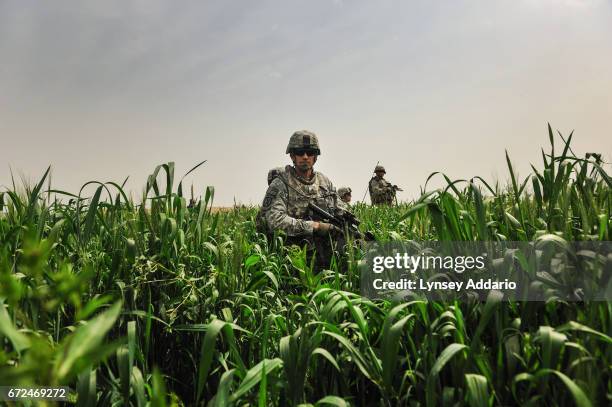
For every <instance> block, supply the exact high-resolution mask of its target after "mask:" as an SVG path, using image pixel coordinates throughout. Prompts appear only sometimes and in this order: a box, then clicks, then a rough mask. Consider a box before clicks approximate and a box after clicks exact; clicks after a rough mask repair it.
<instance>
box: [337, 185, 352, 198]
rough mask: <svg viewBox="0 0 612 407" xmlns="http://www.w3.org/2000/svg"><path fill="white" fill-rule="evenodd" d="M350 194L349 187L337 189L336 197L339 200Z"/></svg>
mask: <svg viewBox="0 0 612 407" xmlns="http://www.w3.org/2000/svg"><path fill="white" fill-rule="evenodd" d="M351 192H353V191H351V188H349V187H342V188H338V196H339V197H341V198H342V197H343V196H344V195H346V194H350V193H351Z"/></svg>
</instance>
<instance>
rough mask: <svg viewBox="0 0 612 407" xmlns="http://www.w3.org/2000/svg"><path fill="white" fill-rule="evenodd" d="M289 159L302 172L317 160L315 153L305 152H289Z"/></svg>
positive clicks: (310, 167)
mask: <svg viewBox="0 0 612 407" xmlns="http://www.w3.org/2000/svg"><path fill="white" fill-rule="evenodd" d="M291 160H292V161H293V165H295V167H296V168H297V169H299V170H300V171H302V172H306V171H308V170H310V169H312V168H313V167H314V164H315V163H316V162H317V155H316V154H312V155H310V154H307V153H306V152H302V154H301V155H298V154H297V153H291Z"/></svg>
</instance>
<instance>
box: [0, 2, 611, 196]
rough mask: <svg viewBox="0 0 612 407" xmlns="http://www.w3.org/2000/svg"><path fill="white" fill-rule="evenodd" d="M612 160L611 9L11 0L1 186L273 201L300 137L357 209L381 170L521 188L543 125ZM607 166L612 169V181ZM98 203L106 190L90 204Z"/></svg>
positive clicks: (1, 104) (2, 48) (2, 34)
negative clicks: (315, 148) (518, 180)
mask: <svg viewBox="0 0 612 407" xmlns="http://www.w3.org/2000/svg"><path fill="white" fill-rule="evenodd" d="M547 122H550V123H551V124H552V126H553V128H555V129H558V130H560V131H561V132H562V133H563V134H564V135H567V134H569V132H570V131H571V130H575V135H574V143H573V145H574V151H575V152H576V153H579V154H584V153H585V152H590V151H596V152H602V153H604V155H605V156H606V158H607V159H608V160H609V159H610V158H612V157H611V156H612V1H607V0H592V1H588V0H584V1H580V0H558V1H555V0H508V1H425V0H423V1H376V2H374V1H348V0H347V1H234V2H230V1H214V2H212V1H207V2H203V1H180V2H176V1H152V0H146V1H144V0H143V1H125V0H119V1H98V2H93V1H52V2H51V1H48V2H40V1H26V0H18V1H10V0H8V1H7V0H0V149H1V151H2V154H0V185H4V186H8V185H9V184H10V170H9V168H12V169H13V172H14V173H15V174H16V175H20V174H22V175H23V176H24V177H25V178H26V179H29V180H31V181H36V180H37V179H38V178H39V177H40V176H41V175H42V174H43V172H44V170H45V169H46V167H47V166H48V165H52V168H53V184H54V186H55V187H56V188H58V189H65V190H69V191H73V192H76V191H78V189H79V187H80V186H81V185H82V184H83V183H85V182H87V181H90V180H99V181H111V180H112V181H122V180H123V179H124V178H125V177H126V176H128V175H129V176H130V181H129V182H128V188H129V189H130V190H132V191H133V192H134V196H135V197H137V196H139V193H140V191H141V189H142V187H143V185H144V184H145V182H146V177H147V175H148V174H149V173H150V172H151V171H153V169H154V167H155V166H156V165H157V164H161V163H164V162H168V161H175V162H176V168H177V170H176V173H177V177H179V178H180V176H182V174H183V173H185V172H186V171H187V170H188V169H189V168H191V167H192V166H193V165H195V164H196V163H198V162H199V161H202V160H205V159H206V160H208V162H207V163H206V164H204V166H202V167H201V168H200V169H199V170H198V171H197V172H195V173H194V174H193V175H190V176H189V177H187V178H186V181H185V182H186V184H187V185H186V186H189V185H190V184H191V183H192V182H193V183H194V185H195V189H196V192H198V193H199V192H201V191H202V190H203V187H204V186H206V185H214V186H215V188H216V198H215V202H216V205H229V204H232V203H233V202H234V199H235V200H236V201H237V202H242V203H246V204H248V203H254V204H258V203H260V201H261V199H262V198H263V195H264V193H265V189H266V174H267V170H268V169H269V168H271V167H275V166H279V165H284V164H286V163H289V162H290V161H289V157H288V156H286V155H285V154H284V152H285V148H286V145H287V142H288V139H289V136H290V135H291V134H292V133H293V131H295V130H299V129H309V130H312V131H314V132H315V133H316V134H317V135H318V136H319V140H320V143H321V150H322V155H321V156H320V157H319V161H318V162H317V164H316V169H318V170H320V171H322V172H323V173H325V174H326V175H327V176H328V177H329V178H330V179H331V180H332V182H334V184H335V185H336V186H351V187H352V188H353V191H354V193H353V198H354V199H357V200H359V199H361V197H362V196H363V193H364V191H365V188H366V185H367V181H368V179H369V178H370V176H371V171H372V169H373V167H374V165H375V164H376V163H377V162H378V161H380V163H381V164H383V165H385V167H386V168H387V178H388V179H390V180H391V181H392V182H393V183H396V184H399V185H400V186H401V187H403V189H404V192H403V193H401V195H400V198H403V199H410V198H413V197H415V196H417V195H418V193H419V186H421V185H423V183H424V181H425V179H426V177H427V176H428V175H429V174H430V173H431V172H433V171H444V172H445V173H447V174H448V175H449V176H450V177H451V178H453V179H455V178H466V177H472V176H474V175H480V176H482V177H483V178H485V179H487V180H495V179H499V180H500V181H503V182H505V180H506V179H507V176H508V175H507V174H508V173H507V169H506V164H505V159H504V149H507V150H508V151H509V154H510V156H511V158H512V160H513V162H514V163H515V165H516V167H517V168H518V170H519V172H520V173H521V174H522V175H527V173H528V170H529V163H534V164H536V165H537V166H538V167H539V166H541V153H540V147H542V146H544V147H546V148H548V147H547V145H548V135H547V131H546V123H547ZM609 168H610V167H609V166H608V169H609ZM90 193H91V191H90Z"/></svg>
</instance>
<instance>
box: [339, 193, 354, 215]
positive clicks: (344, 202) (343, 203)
mask: <svg viewBox="0 0 612 407" xmlns="http://www.w3.org/2000/svg"><path fill="white" fill-rule="evenodd" d="M352 192H353V191H351V189H350V188H349V187H342V188H338V197H339V198H340V201H339V202H338V206H340V207H341V208H342V209H345V210H348V209H349V207H350V206H349V204H350V203H351V197H352V196H351V193H352Z"/></svg>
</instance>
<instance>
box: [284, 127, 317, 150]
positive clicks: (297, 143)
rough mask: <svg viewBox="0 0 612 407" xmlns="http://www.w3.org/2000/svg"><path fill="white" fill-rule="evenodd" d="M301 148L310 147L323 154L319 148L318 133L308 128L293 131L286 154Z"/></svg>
mask: <svg viewBox="0 0 612 407" xmlns="http://www.w3.org/2000/svg"><path fill="white" fill-rule="evenodd" d="M299 148H309V149H312V150H315V151H316V152H317V154H321V150H320V149H319V139H317V136H316V134H314V133H313V132H311V131H308V130H299V131H296V132H295V133H293V135H292V136H291V138H290V139H289V144H288V145H287V151H285V154H289V153H291V152H292V151H293V150H295V149H299Z"/></svg>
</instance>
